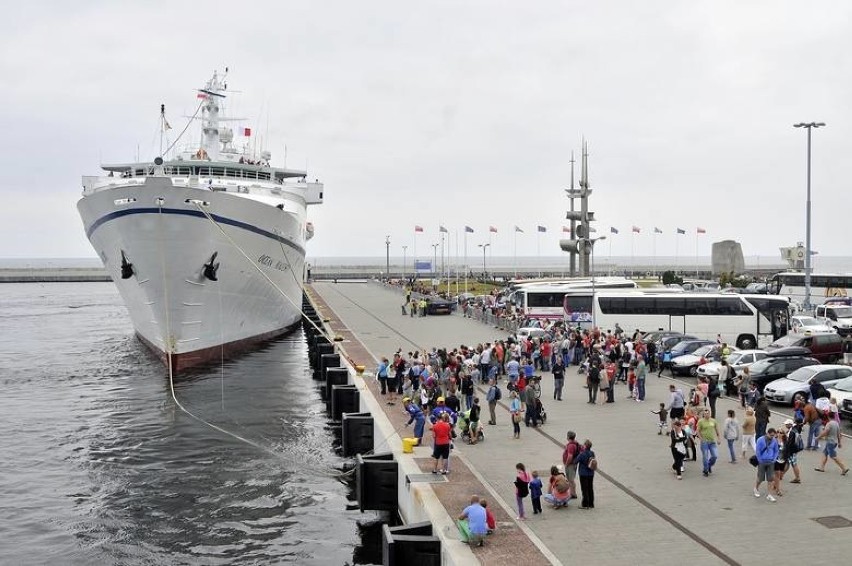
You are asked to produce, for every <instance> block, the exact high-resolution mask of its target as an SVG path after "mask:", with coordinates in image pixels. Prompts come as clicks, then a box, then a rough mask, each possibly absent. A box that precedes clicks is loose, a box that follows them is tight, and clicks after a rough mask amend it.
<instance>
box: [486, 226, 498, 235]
mask: <svg viewBox="0 0 852 566" xmlns="http://www.w3.org/2000/svg"><path fill="white" fill-rule="evenodd" d="M488 231H489V232H494V233H495V234H496V233H497V228H495V227H494V226H489V227H488Z"/></svg>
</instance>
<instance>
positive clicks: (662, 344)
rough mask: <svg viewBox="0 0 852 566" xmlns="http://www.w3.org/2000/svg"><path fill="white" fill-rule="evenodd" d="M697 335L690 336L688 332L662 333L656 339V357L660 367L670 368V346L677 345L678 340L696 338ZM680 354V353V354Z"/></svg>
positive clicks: (671, 357) (672, 357)
mask: <svg viewBox="0 0 852 566" xmlns="http://www.w3.org/2000/svg"><path fill="white" fill-rule="evenodd" d="M697 339H698V337H697V336H692V335H690V334H682V333H680V332H677V333H670V334H668V335H664V336H663V337H662V338H660V339H659V340H657V342H656V344H657V359H658V360H659V363H660V367H661V368H664V369H665V368H669V369H671V367H672V365H671V363H672V359H674V356H673V354H672V348H673V347H675V346H677V345H678V344H679V343H680V342H683V341H684V340H697ZM681 355H682V354H681Z"/></svg>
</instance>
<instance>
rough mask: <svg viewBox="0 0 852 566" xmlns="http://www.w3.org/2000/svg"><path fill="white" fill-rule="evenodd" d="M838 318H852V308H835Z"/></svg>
mask: <svg viewBox="0 0 852 566" xmlns="http://www.w3.org/2000/svg"><path fill="white" fill-rule="evenodd" d="M833 310H834V314H836V315H837V318H852V307H834V309H833Z"/></svg>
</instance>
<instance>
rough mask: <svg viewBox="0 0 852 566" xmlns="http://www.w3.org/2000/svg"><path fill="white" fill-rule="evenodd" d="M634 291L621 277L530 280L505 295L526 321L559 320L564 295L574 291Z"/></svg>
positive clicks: (628, 281) (631, 285) (634, 286)
mask: <svg viewBox="0 0 852 566" xmlns="http://www.w3.org/2000/svg"><path fill="white" fill-rule="evenodd" d="M592 288H595V289H636V288H637V285H636V283H635V282H633V281H631V280H630V279H627V278H625V277H595V278H594V281H593V280H592V278H590V277H584V278H576V279H570V280H563V281H541V282H538V281H530V282H526V283H523V284H520V285H518V286H517V287H516V288H515V289H514V291H512V292H511V293H510V294H509V302H510V303H511V304H512V305H514V307H515V309H516V311H517V312H518V314H521V315H523V316H527V317H530V318H546V319H556V320H562V315H563V299H564V297H565V293H567V292H568V291H572V290H576V289H592Z"/></svg>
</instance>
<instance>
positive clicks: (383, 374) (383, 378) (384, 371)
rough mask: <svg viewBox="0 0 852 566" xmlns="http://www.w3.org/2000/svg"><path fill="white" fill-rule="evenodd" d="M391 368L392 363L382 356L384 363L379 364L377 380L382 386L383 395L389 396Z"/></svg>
mask: <svg viewBox="0 0 852 566" xmlns="http://www.w3.org/2000/svg"><path fill="white" fill-rule="evenodd" d="M389 367H390V362H389V361H388V359H387V358H386V357H384V356H382V361H381V363H379V369H378V370H377V371H376V379H377V380H378V382H379V385H380V386H381V394H382V395H387V391H388V389H387V387H388V368H389Z"/></svg>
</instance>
